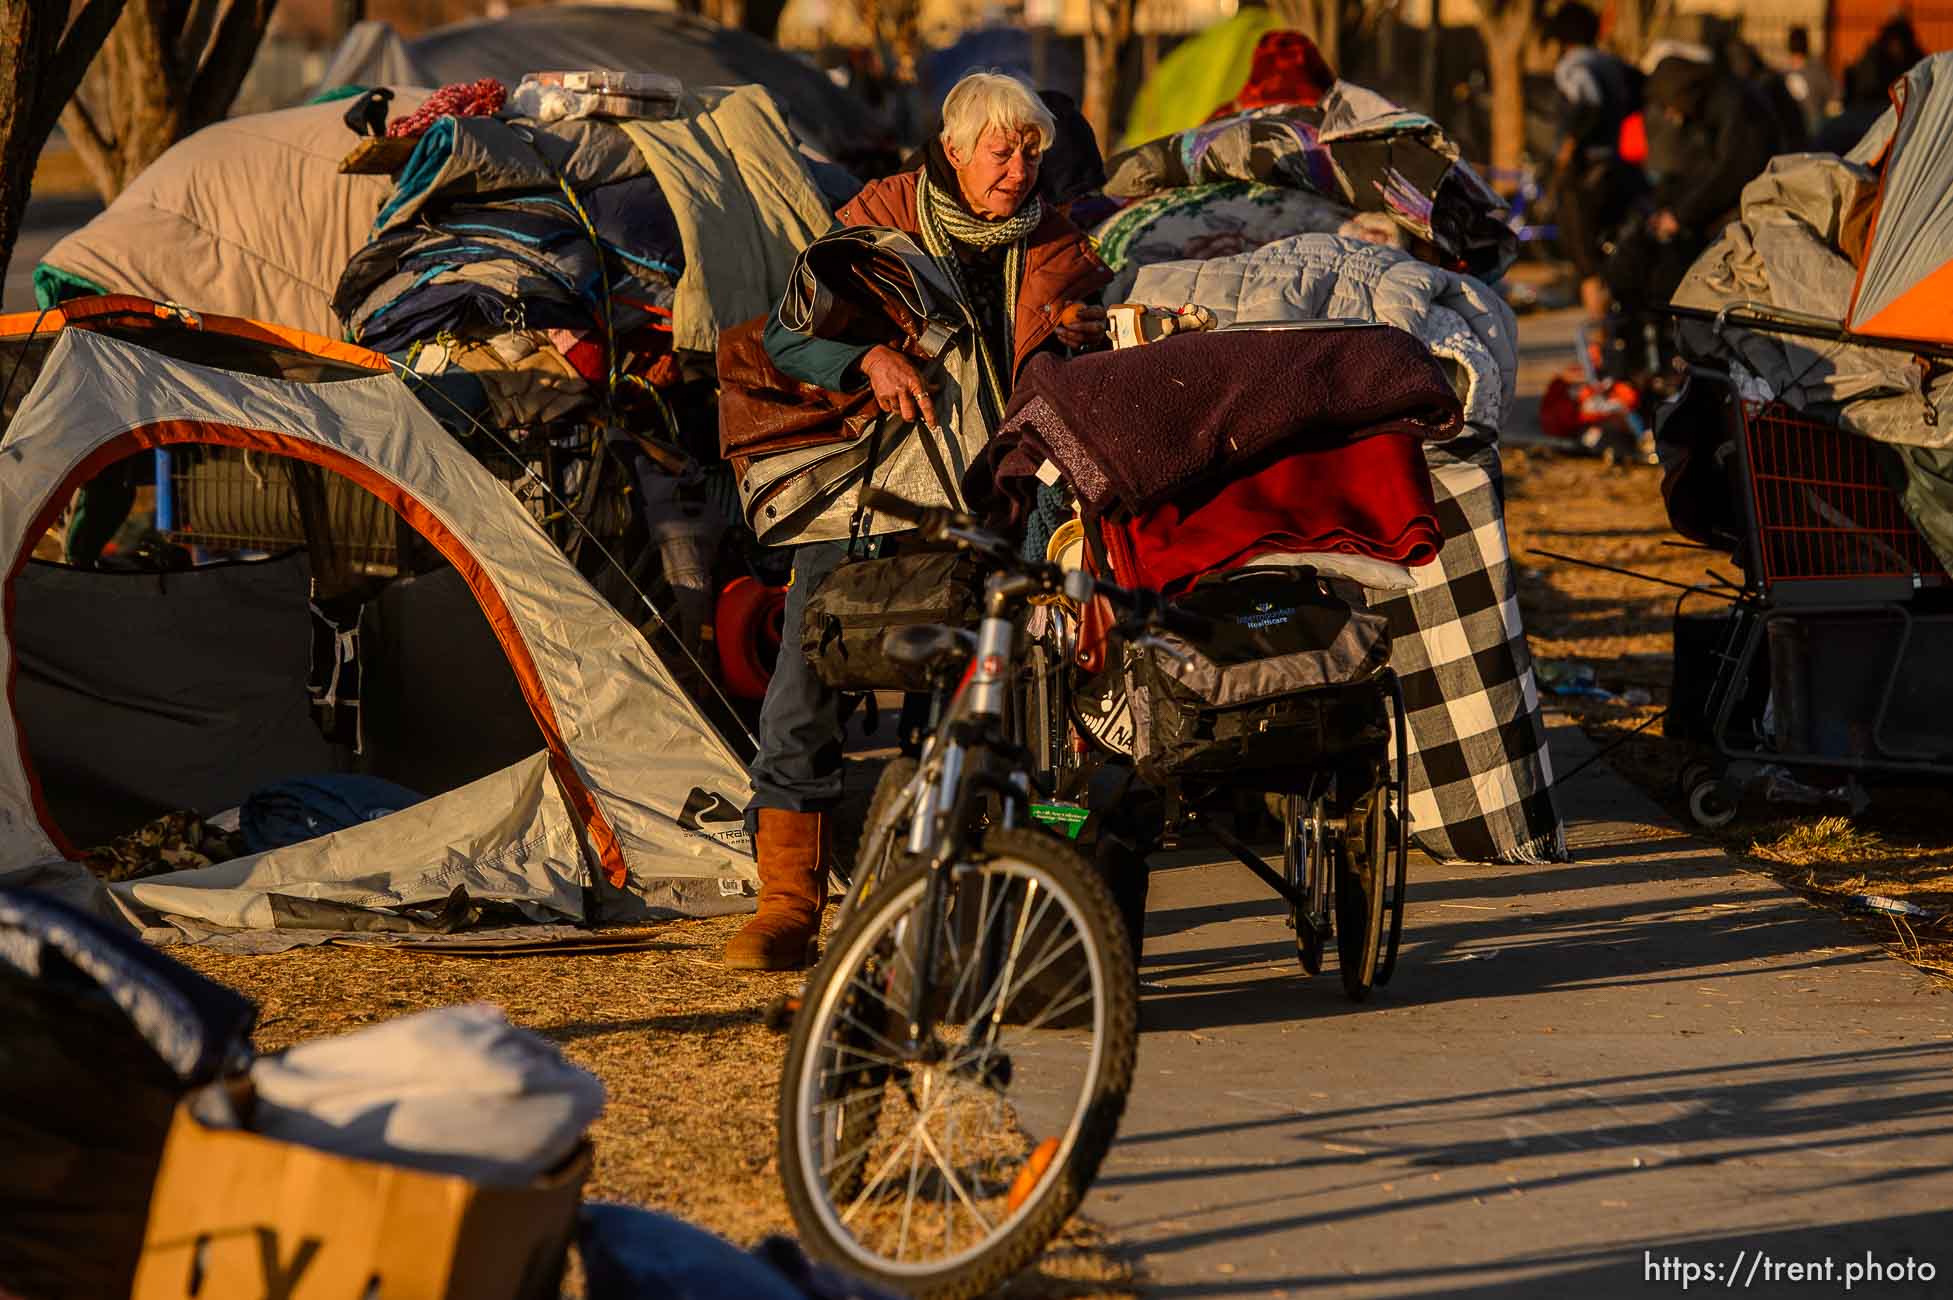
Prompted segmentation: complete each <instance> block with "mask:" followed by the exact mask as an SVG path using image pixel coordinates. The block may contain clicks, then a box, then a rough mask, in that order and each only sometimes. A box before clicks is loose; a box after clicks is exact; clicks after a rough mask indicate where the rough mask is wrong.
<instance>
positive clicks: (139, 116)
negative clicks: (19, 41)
mask: <svg viewBox="0 0 1953 1300" xmlns="http://www.w3.org/2000/svg"><path fill="white" fill-rule="evenodd" d="M275 5H276V0H228V2H226V0H130V3H128V4H127V5H126V7H124V8H123V10H122V17H121V20H120V21H119V22H117V23H116V24H115V28H114V30H113V31H111V32H110V33H109V36H108V39H107V40H106V41H105V42H103V44H102V52H101V55H100V56H99V57H98V58H97V59H96V60H95V63H94V66H93V67H91V68H90V69H89V71H88V75H87V77H86V78H85V79H84V81H83V83H82V86H81V89H80V92H79V93H77V94H76V95H75V97H74V99H73V100H72V102H70V103H69V104H68V107H67V108H66V109H65V110H64V111H63V112H62V114H61V125H62V127H63V128H64V129H65V130H66V131H67V133H68V138H69V140H70V141H72V142H73V144H74V147H75V152H76V153H77V154H79V155H80V156H81V160H82V162H83V163H84V164H86V165H87V167H88V171H89V174H90V175H91V176H93V177H94V179H95V187H96V188H97V189H98V190H100V191H101V193H102V197H103V198H104V199H105V200H108V201H111V202H112V201H113V200H114V199H115V197H116V196H117V195H118V194H120V193H121V192H122V191H123V190H124V189H125V188H126V187H127V186H128V184H129V182H130V181H132V180H134V179H135V178H136V175H137V174H138V173H139V172H141V171H142V169H143V168H145V167H147V166H148V165H149V164H150V163H152V162H155V161H156V159H158V158H159V157H161V156H162V154H163V151H164V150H166V149H168V148H169V147H170V146H171V145H173V144H175V143H176V142H177V141H178V140H181V139H182V138H183V137H184V136H186V135H188V134H190V133H191V132H192V131H196V130H200V129H202V128H203V127H206V126H208V125H210V124H211V123H212V122H215V121H218V120H220V119H221V118H223V117H224V115H225V114H226V113H228V112H229V111H230V106H231V101H232V100H233V99H235V98H237V91H238V87H239V86H241V85H242V84H243V82H244V76H245V74H246V73H247V72H249V71H250V69H251V62H252V60H253V59H254V58H255V57H256V56H257V52H258V45H259V43H260V42H261V41H262V40H263V39H264V33H265V28H266V27H267V26H269V25H270V22H271V14H272V10H273V8H274V6H275Z"/></svg>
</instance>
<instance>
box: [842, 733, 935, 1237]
mask: <svg viewBox="0 0 1953 1300" xmlns="http://www.w3.org/2000/svg"><path fill="white" fill-rule="evenodd" d="M918 766H919V764H917V762H916V760H914V759H913V758H910V757H908V756H907V755H898V756H896V757H895V758H893V759H891V760H889V764H888V766H887V767H884V768H883V769H882V774H881V776H880V778H879V779H878V780H877V781H876V782H875V793H874V795H873V797H871V798H870V799H869V801H868V816H867V818H866V820H865V821H864V822H863V823H862V830H861V839H860V842H859V843H858V844H857V845H856V846H855V852H854V854H853V861H852V862H851V863H850V864H849V874H848V894H847V898H846V900H845V901H844V902H843V904H842V910H841V913H840V915H839V916H838V917H837V918H836V921H835V929H836V931H837V932H838V931H839V930H840V928H841V927H842V926H845V925H846V924H847V922H848V918H849V917H850V916H852V915H853V913H854V911H855V910H856V909H858V908H859V907H860V906H861V904H862V902H863V901H864V900H865V899H867V897H868V896H869V895H870V894H872V893H874V891H875V890H876V889H877V888H878V887H879V886H880V885H881V884H882V883H883V881H884V880H885V879H886V877H887V876H888V874H889V873H890V871H892V870H893V869H894V867H895V866H896V864H897V863H899V862H900V860H901V855H902V846H903V840H904V838H905V837H906V835H907V832H908V828H909V822H908V817H907V807H906V804H905V803H904V798H905V796H907V795H908V793H909V790H908V786H909V783H910V782H911V781H913V780H914V779H915V774H916V768H917V767H918ZM857 1045H858V1044H857ZM885 1081H886V1079H885V1072H882V1071H878V1070H875V1069H873V1068H872V1067H870V1068H866V1069H864V1071H863V1080H862V1082H863V1083H864V1084H873V1085H880V1084H881V1083H883V1082H885ZM861 1091H862V1092H863V1093H864V1095H863V1096H861V1097H859V1098H857V1099H855V1100H854V1101H852V1102H847V1103H844V1105H843V1107H842V1112H841V1115H840V1116H839V1121H838V1126H837V1127H838V1132H839V1137H838V1139H837V1140H838V1141H839V1142H841V1143H842V1144H843V1145H844V1146H848V1145H853V1144H856V1143H859V1142H861V1141H864V1140H865V1139H866V1138H867V1136H868V1135H869V1134H870V1133H873V1132H874V1131H875V1126H876V1125H877V1124H879V1123H880V1122H881V1113H882V1107H881V1099H880V1093H879V1091H878V1088H868V1087H864V1088H863V1089H861ZM867 1176H868V1171H867V1170H866V1169H864V1168H860V1167H858V1166H857V1167H855V1168H853V1169H852V1170H850V1171H849V1174H848V1178H849V1179H851V1180H852V1181H851V1182H843V1183H842V1184H841V1185H839V1186H837V1187H836V1189H835V1194H836V1195H837V1196H839V1197H841V1198H842V1199H849V1198H852V1197H853V1196H854V1195H855V1193H856V1192H859V1191H860V1183H861V1181H862V1180H863V1179H865V1178H866V1177H867Z"/></svg>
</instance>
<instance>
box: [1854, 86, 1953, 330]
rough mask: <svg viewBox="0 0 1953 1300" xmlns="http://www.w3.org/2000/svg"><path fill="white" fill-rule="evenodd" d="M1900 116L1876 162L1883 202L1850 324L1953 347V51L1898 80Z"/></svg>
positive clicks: (1895, 106) (1895, 103)
mask: <svg viewBox="0 0 1953 1300" xmlns="http://www.w3.org/2000/svg"><path fill="white" fill-rule="evenodd" d="M1892 113H1893V115H1894V120H1893V124H1892V129H1891V134H1890V136H1889V137H1888V138H1887V139H1886V140H1885V144H1884V148H1883V149H1882V151H1881V152H1880V153H1879V154H1878V155H1877V156H1876V157H1875V158H1874V159H1873V160H1872V163H1871V165H1872V166H1873V167H1875V168H1876V169H1877V170H1878V173H1879V189H1878V205H1877V208H1876V211H1875V212H1874V214H1873V217H1872V227H1871V234H1870V236H1869V238H1868V239H1867V241H1866V246H1865V253H1864V260H1863V262H1862V263H1861V264H1860V266H1859V269H1858V283H1857V285H1856V287H1855V288H1854V289H1853V291H1852V295H1851V310H1850V312H1849V313H1848V314H1847V316H1846V318H1845V323H1846V325H1847V326H1848V327H1849V328H1850V329H1851V330H1852V332H1853V333H1857V334H1865V335H1870V336H1872V337H1875V338H1893V339H1912V340H1917V341H1924V342H1933V343H1953V312H1949V311H1948V310H1947V302H1948V300H1949V298H1953V148H1949V147H1948V145H1949V141H1953V54H1936V55H1934V56H1933V57H1931V58H1929V59H1925V60H1922V61H1921V62H1920V63H1918V64H1916V65H1915V66H1914V67H1913V69H1912V71H1910V72H1908V73H1907V74H1906V75H1905V76H1904V77H1902V78H1900V79H1899V80H1898V81H1897V82H1895V83H1893V86H1892ZM1881 125H1883V124H1881ZM1874 129H1875V130H1876V129H1877V128H1874Z"/></svg>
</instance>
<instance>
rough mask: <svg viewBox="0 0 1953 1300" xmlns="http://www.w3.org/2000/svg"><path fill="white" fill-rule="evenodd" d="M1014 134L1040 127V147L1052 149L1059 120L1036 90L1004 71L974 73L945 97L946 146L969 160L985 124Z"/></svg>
mask: <svg viewBox="0 0 1953 1300" xmlns="http://www.w3.org/2000/svg"><path fill="white" fill-rule="evenodd" d="M991 126H994V127H996V128H997V129H998V130H1000V131H1006V132H1009V133H1012V134H1015V133H1017V132H1019V131H1022V130H1024V129H1025V128H1026V127H1035V128H1037V133H1038V149H1039V150H1040V151H1042V150H1046V149H1049V148H1050V147H1051V142H1052V141H1053V140H1054V139H1056V138H1057V135H1058V121H1057V119H1056V118H1054V117H1052V116H1051V110H1050V109H1048V108H1046V107H1045V106H1044V101H1043V100H1041V99H1039V98H1038V97H1037V93H1036V92H1035V91H1033V90H1032V89H1031V88H1030V87H1029V86H1027V85H1025V84H1024V83H1023V82H1021V81H1019V80H1018V79H1017V78H1016V77H1012V76H1006V75H1005V74H1004V73H1001V72H972V73H971V74H970V75H969V76H967V77H965V78H963V80H961V81H959V82H957V83H956V85H955V86H953V87H952V88H951V89H950V92H949V94H948V95H946V96H944V98H943V134H942V137H941V138H942V142H943V146H944V147H945V148H947V149H952V150H954V151H955V152H956V153H958V154H960V155H962V156H963V158H964V159H965V160H967V159H968V158H969V156H970V154H971V153H972V152H973V151H974V150H975V149H976V142H977V140H978V138H979V137H981V136H982V135H983V131H984V128H985V127H991Z"/></svg>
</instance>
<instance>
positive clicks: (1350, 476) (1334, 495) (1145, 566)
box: [1103, 433, 1444, 591]
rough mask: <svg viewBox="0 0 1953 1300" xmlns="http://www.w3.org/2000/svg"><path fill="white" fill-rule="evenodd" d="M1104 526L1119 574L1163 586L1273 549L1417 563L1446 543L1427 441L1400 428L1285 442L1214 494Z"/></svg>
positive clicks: (1235, 565) (1191, 496) (1177, 585)
mask: <svg viewBox="0 0 1953 1300" xmlns="http://www.w3.org/2000/svg"><path fill="white" fill-rule="evenodd" d="M1103 536H1104V538H1105V547H1106V553H1107V558H1108V559H1110V560H1111V562H1112V572H1113V575H1114V576H1115V577H1116V578H1117V579H1118V580H1119V581H1120V582H1124V583H1128V584H1136V585H1138V586H1142V587H1152V588H1156V589H1157V590H1160V591H1174V590H1178V589H1179V588H1180V587H1181V586H1183V585H1185V584H1186V583H1187V582H1188V581H1189V580H1192V579H1197V578H1200V577H1202V576H1204V575H1206V574H1209V573H1219V572H1223V571H1225V570H1227V569H1236V568H1239V567H1241V566H1242V565H1244V564H1251V563H1253V562H1254V561H1255V560H1256V559H1257V558H1258V557H1260V556H1263V555H1267V554H1269V553H1270V552H1273V551H1302V552H1308V551H1340V552H1342V553H1343V554H1345V555H1367V556H1369V557H1370V558H1372V559H1377V560H1389V561H1391V562H1392V563H1395V564H1402V565H1406V566H1409V567H1415V566H1417V565H1420V564H1429V563H1430V562H1431V561H1432V560H1435V559H1436V558H1437V557H1438V548H1439V547H1441V546H1443V545H1444V536H1443V534H1442V533H1440V532H1439V531H1438V507H1437V503H1436V502H1435V501H1434V500H1433V499H1432V495H1431V471H1430V469H1429V468H1428V467H1427V466H1426V465H1425V463H1424V447H1423V444H1422V443H1421V442H1419V441H1418V439H1416V438H1414V437H1411V436H1409V435H1406V434H1402V433H1384V434H1379V435H1377V436H1376V437H1373V438H1364V439H1361V440H1360V441H1357V442H1352V443H1348V444H1346V445H1344V446H1341V447H1316V448H1310V449H1308V450H1306V451H1297V452H1291V453H1289V454H1287V455H1285V456H1282V457H1281V458H1280V459H1278V460H1275V461H1273V462H1271V463H1270V464H1268V465H1266V466H1264V467H1262V468H1261V469H1258V470H1255V471H1254V472H1252V473H1246V474H1242V475H1241V476H1240V477H1238V478H1233V479H1230V480H1228V481H1227V482H1226V483H1225V484H1223V485H1222V486H1221V488H1220V489H1219V491H1216V492H1213V493H1212V494H1209V493H1207V492H1197V493H1189V494H1188V495H1187V496H1185V497H1182V498H1181V499H1179V500H1177V501H1170V502H1168V503H1167V504H1166V505H1163V506H1160V507H1158V508H1156V509H1154V510H1150V511H1148V512H1147V513H1146V514H1145V515H1143V516H1141V517H1139V518H1136V519H1129V520H1126V521H1125V522H1123V523H1107V524H1106V525H1105V528H1104V533H1103Z"/></svg>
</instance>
